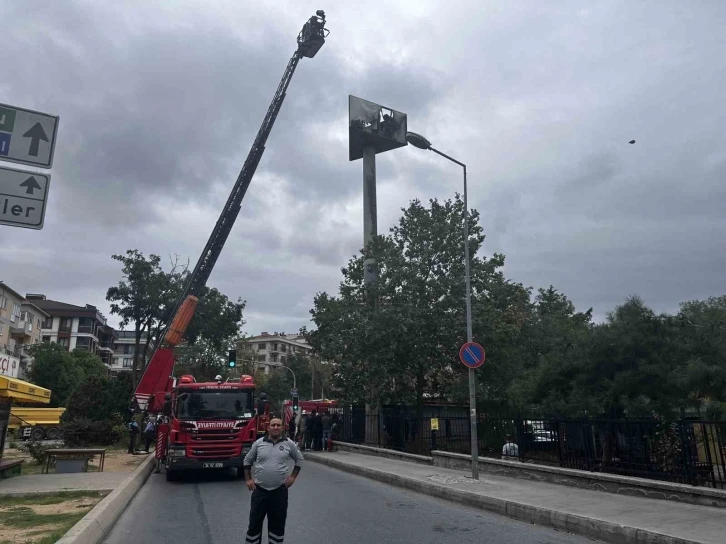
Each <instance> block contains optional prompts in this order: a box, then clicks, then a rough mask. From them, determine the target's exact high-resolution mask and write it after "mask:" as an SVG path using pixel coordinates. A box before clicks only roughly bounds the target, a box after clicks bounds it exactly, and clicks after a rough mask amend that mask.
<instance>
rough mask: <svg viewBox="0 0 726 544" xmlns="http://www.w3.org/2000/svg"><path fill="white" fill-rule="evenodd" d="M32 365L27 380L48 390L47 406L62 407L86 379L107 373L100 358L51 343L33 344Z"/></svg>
mask: <svg viewBox="0 0 726 544" xmlns="http://www.w3.org/2000/svg"><path fill="white" fill-rule="evenodd" d="M31 353H32V355H33V365H32V367H31V369H30V380H31V381H32V382H33V383H34V384H36V385H39V386H40V387H45V388H47V389H50V390H51V392H52V393H51V398H50V404H49V406H50V407H51V408H55V407H59V406H66V403H67V402H68V399H69V398H70V396H71V394H72V393H73V391H74V390H75V389H76V388H77V387H78V385H79V384H80V383H82V382H83V381H84V379H85V378H86V377H88V376H103V375H105V374H107V373H108V370H107V368H106V366H105V365H104V364H103V362H102V361H101V359H100V357H98V356H96V355H93V354H91V353H88V352H84V351H81V350H73V352H72V353H68V350H67V349H66V348H64V347H63V346H61V345H59V344H56V343H55V342H53V343H43V344H35V345H34V346H32V348H31Z"/></svg>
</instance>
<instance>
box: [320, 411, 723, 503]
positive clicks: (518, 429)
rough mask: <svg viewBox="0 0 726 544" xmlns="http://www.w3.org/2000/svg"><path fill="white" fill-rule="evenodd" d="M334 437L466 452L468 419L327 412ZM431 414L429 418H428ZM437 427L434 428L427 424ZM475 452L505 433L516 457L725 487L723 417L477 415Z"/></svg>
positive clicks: (488, 448)
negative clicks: (333, 416)
mask: <svg viewBox="0 0 726 544" xmlns="http://www.w3.org/2000/svg"><path fill="white" fill-rule="evenodd" d="M335 412H336V413H337V414H338V417H339V418H340V422H341V431H340V435H339V439H340V440H341V441H344V442H351V443H358V444H369V445H377V446H379V447H383V448H389V449H394V450H398V451H403V452H407V453H416V454H422V455H429V454H430V452H431V451H432V450H441V451H449V452H455V453H469V452H470V451H471V450H470V433H469V429H470V423H469V418H468V416H466V415H463V414H461V413H458V414H457V413H455V414H453V415H452V414H451V411H448V412H443V413H441V412H432V413H430V414H427V415H426V417H415V416H411V415H403V414H401V413H396V412H395V411H391V410H385V409H384V410H382V411H381V413H379V414H378V415H370V414H369V415H366V413H365V409H364V408H363V407H362V406H350V407H342V408H338V409H336V410H335ZM432 419H435V421H433V422H432ZM436 424H438V430H435V429H432V425H433V426H436ZM477 431H478V444H479V455H480V456H482V457H494V458H500V457H502V449H503V447H504V445H505V443H506V442H507V436H511V437H512V438H513V442H514V443H515V444H516V445H517V447H516V449H514V451H516V454H517V457H518V458H519V459H520V460H521V461H525V462H535V463H538V464H548V465H554V466H560V467H565V468H573V469H578V470H587V471H593V472H606V473H610V474H621V475H626V476H637V477H641V478H650V479H656V480H663V481H669V482H677V483H683V484H688V485H697V486H707V487H714V488H720V489H726V421H709V420H695V419H688V418H682V419H678V420H675V421H672V422H664V421H661V420H657V419H591V418H582V419H577V418H552V417H550V418H542V417H540V416H537V417H534V416H517V417H502V416H496V417H494V416H490V415H488V414H486V413H482V414H480V415H479V417H478V423H477Z"/></svg>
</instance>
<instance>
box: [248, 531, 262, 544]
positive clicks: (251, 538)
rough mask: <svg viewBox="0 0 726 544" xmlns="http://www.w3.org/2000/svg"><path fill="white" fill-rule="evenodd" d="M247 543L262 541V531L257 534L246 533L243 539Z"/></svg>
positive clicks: (257, 543)
mask: <svg viewBox="0 0 726 544" xmlns="http://www.w3.org/2000/svg"><path fill="white" fill-rule="evenodd" d="M245 540H246V541H247V542H248V543H249V544H260V542H262V533H260V534H259V535H247V538H246V539H245Z"/></svg>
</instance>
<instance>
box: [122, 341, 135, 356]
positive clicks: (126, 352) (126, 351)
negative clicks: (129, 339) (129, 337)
mask: <svg viewBox="0 0 726 544" xmlns="http://www.w3.org/2000/svg"><path fill="white" fill-rule="evenodd" d="M133 352H134V346H129V345H128V344H127V345H125V346H124V355H129V354H130V353H133Z"/></svg>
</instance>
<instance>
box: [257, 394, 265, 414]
mask: <svg viewBox="0 0 726 544" xmlns="http://www.w3.org/2000/svg"><path fill="white" fill-rule="evenodd" d="M266 409H267V393H260V396H259V397H258V400H257V415H260V416H261V415H262V414H264V413H265V410H266Z"/></svg>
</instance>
